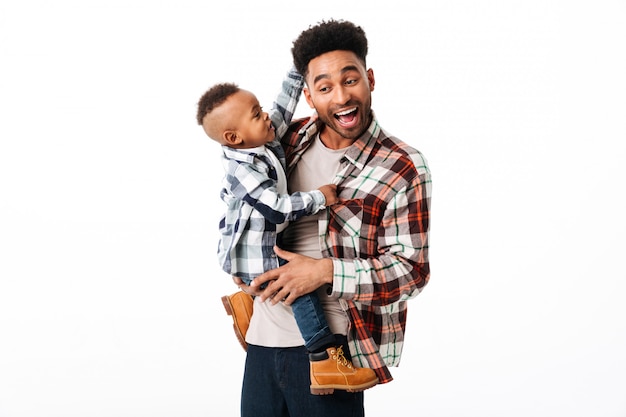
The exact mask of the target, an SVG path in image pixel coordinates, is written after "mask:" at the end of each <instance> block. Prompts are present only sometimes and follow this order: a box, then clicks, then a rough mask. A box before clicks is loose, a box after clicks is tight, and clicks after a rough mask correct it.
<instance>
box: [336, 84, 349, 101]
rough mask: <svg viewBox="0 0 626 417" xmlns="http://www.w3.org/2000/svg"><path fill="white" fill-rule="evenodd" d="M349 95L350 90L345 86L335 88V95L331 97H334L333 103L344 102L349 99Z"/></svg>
mask: <svg viewBox="0 0 626 417" xmlns="http://www.w3.org/2000/svg"><path fill="white" fill-rule="evenodd" d="M350 97H351V96H350V92H349V91H348V89H346V88H345V87H338V88H335V95H334V97H333V98H334V99H335V103H337V104H345V103H347V102H348V101H350Z"/></svg>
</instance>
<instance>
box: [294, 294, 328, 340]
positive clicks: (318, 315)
mask: <svg viewBox="0 0 626 417" xmlns="http://www.w3.org/2000/svg"><path fill="white" fill-rule="evenodd" d="M291 309H292V311H293V315H294V317H295V319H296V323H297V324H298V328H299V329H300V334H301V335H302V338H303V339H304V346H305V347H306V348H307V350H308V351H309V352H321V351H324V350H326V348H328V347H331V346H334V345H335V336H334V335H333V333H332V332H331V331H330V327H329V326H328V322H327V321H326V316H325V315H324V309H323V308H322V304H321V302H320V300H319V298H318V296H317V293H315V292H312V293H310V294H306V295H303V296H302V297H299V298H298V299H296V301H294V302H293V304H291Z"/></svg>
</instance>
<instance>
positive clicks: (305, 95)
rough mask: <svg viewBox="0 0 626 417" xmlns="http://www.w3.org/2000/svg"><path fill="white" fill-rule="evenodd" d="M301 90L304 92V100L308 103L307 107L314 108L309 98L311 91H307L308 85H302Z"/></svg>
mask: <svg viewBox="0 0 626 417" xmlns="http://www.w3.org/2000/svg"><path fill="white" fill-rule="evenodd" d="M302 92H303V93H304V98H305V99H306V102H307V104H308V105H309V107H310V108H312V109H314V108H315V105H314V104H313V100H312V99H311V92H310V91H309V89H308V87H304V88H303V89H302Z"/></svg>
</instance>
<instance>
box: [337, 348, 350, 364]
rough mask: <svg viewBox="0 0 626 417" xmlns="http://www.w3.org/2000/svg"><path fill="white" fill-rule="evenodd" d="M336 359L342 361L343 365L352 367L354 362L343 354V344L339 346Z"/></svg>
mask: <svg viewBox="0 0 626 417" xmlns="http://www.w3.org/2000/svg"><path fill="white" fill-rule="evenodd" d="M335 359H337V362H339V363H341V364H342V365H343V366H345V367H347V368H349V369H352V362H351V361H349V360H348V359H346V357H345V356H343V349H342V347H341V346H339V347H338V348H337V357H336V358H335Z"/></svg>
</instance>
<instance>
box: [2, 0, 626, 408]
mask: <svg viewBox="0 0 626 417" xmlns="http://www.w3.org/2000/svg"><path fill="white" fill-rule="evenodd" d="M410 4H411V6H410V8H409V2H396V1H391V0H387V1H384V2H371V4H366V2H340V1H336V0H333V1H326V0H320V1H315V0H314V1H308V2H294V1H278V0H271V1H264V2H263V1H255V2H252V1H250V2H245V3H242V2H238V1H220V2H215V1H209V0H205V1H185V0H177V1H165V0H164V1H158V0H156V1H147V0H146V1H132V0H130V1H126V0H125V1H121V0H106V1H105V0H102V1H85V0H75V1H70V0H59V1H43V0H41V1H29V0H24V1H19V2H18V1H10V0H2V2H1V3H0V140H1V144H0V279H1V280H0V416H2V417H26V416H28V417H31V416H33V417H52V416H55V417H56V416H59V417H60V416H62V417H70V416H77V417H85V416H89V417H92V416H93V417H100V416H107V417H108V416H116V417H120V416H129V417H131V416H132V417H140V416H146V417H160V416H163V417H166V416H167V417H170V416H172V417H174V416H176V417H178V416H185V417H195V416H237V415H238V407H239V391H240V383H241V375H242V364H243V361H244V352H243V350H241V348H240V347H239V345H238V344H237V342H236V340H235V337H234V335H233V334H232V328H231V322H230V319H229V318H228V317H227V316H226V315H225V313H224V311H223V309H222V305H221V303H220V296H221V295H223V294H226V293H230V292H232V291H234V290H235V287H234V286H233V285H232V283H231V282H230V280H229V278H228V277H227V276H225V275H224V274H223V273H221V272H220V270H219V268H218V267H217V262H216V256H215V247H216V242H217V221H218V218H219V215H220V213H221V210H222V206H221V201H220V200H219V197H218V187H219V182H220V179H221V167H220V166H219V165H218V153H219V148H218V147H217V146H216V144H215V143H212V142H211V141H210V140H209V139H208V138H206V137H205V136H204V134H203V132H202V129H201V128H200V127H199V126H197V125H196V122H195V111H196V102H197V100H198V98H199V97H200V95H201V94H202V93H203V92H204V91H205V90H206V88H208V87H209V86H210V85H211V84H213V83H215V82H218V81H234V82H237V83H239V84H240V85H241V86H242V87H244V88H247V89H250V90H252V91H254V92H256V94H257V96H258V98H259V100H260V101H261V103H262V104H263V105H264V106H266V107H270V106H271V101H272V99H273V97H274V94H275V92H277V91H278V88H279V83H280V81H281V79H282V76H283V74H284V73H285V71H286V70H287V69H288V67H289V65H290V63H291V55H290V47H291V43H292V41H293V39H295V37H296V36H297V35H298V33H299V32H300V31H301V30H303V29H305V28H307V27H308V26H309V25H311V24H315V23H316V22H318V21H319V20H321V19H327V18H330V17H334V18H344V19H348V20H352V21H354V22H356V23H357V24H359V25H361V26H362V27H363V28H364V29H365V31H366V32H367V35H368V37H369V39H370V55H369V59H368V66H370V67H371V68H373V69H374V72H375V75H376V82H377V83H376V89H375V91H374V93H373V107H374V109H375V111H376V114H377V116H378V118H379V119H380V121H381V124H382V126H383V127H384V128H386V129H387V130H388V131H390V132H391V133H393V134H395V135H396V136H398V137H400V138H402V139H403V140H405V141H406V142H408V143H409V144H411V145H413V146H414V147H416V148H418V149H420V150H421V151H422V152H423V153H424V154H425V155H426V157H427V158H428V160H429V163H430V166H431V169H432V172H433V190H434V191H433V200H432V232H431V233H432V234H431V236H432V241H431V248H432V249H431V266H432V277H431V282H430V284H429V285H428V287H427V288H426V290H425V291H424V292H423V293H422V294H421V295H420V296H419V297H418V298H417V299H415V300H413V301H412V302H411V303H410V305H409V316H408V329H407V336H406V343H405V351H404V356H403V360H402V363H401V365H400V367H399V368H393V369H392V373H393V375H394V377H395V380H394V381H393V382H391V383H390V384H387V385H384V386H378V387H375V388H373V389H371V390H368V391H367V392H366V412H367V415H368V416H381V415H411V416H420V417H465V416H477V417H478V416H480V417H502V416H506V417H514V416H525V417H526V416H533V417H538V416H550V417H551V416H569V417H577V416H593V417H597V416H602V417H624V416H626V354H625V352H626V319H625V318H626V308H625V302H624V298H625V297H626V284H625V281H626V273H625V271H624V266H623V261H622V259H624V251H625V249H626V245H624V233H625V232H626V221H625V220H624V213H625V212H626V203H624V198H623V195H624V187H625V186H624V180H626V175H625V170H624V163H625V162H626V151H625V140H626V120H625V116H626V99H625V97H626V81H625V74H626V59H625V58H626V53H625V51H626V48H625V43H626V42H625V40H626V3H625V2H624V1H602V0H599V1H565V0H562V1H550V0H530V1H521V0H520V1H487V0H480V1H462V0H456V1H453V0H450V1H437V2H430V1H429V2H426V1H417V2H412V3H410ZM299 113H301V114H308V113H309V110H308V106H306V103H305V102H304V101H302V103H301V107H300V108H299Z"/></svg>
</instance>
